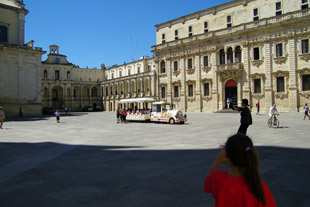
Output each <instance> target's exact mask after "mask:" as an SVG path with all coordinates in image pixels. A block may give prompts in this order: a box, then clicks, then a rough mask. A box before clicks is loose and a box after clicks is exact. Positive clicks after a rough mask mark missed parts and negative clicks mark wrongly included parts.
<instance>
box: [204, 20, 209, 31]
mask: <svg viewBox="0 0 310 207" xmlns="http://www.w3.org/2000/svg"><path fill="white" fill-rule="evenodd" d="M204 32H205V33H207V32H209V27H208V22H205V23H204Z"/></svg>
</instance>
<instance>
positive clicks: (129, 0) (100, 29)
mask: <svg viewBox="0 0 310 207" xmlns="http://www.w3.org/2000/svg"><path fill="white" fill-rule="evenodd" d="M226 2H229V0H217V1H208V0H191V1H185V0H170V1H167V0H157V1H142V0H114V1H109V0H88V1H82V0H65V1H64V0H24V3H25V5H26V9H28V10H29V13H28V15H27V16H26V25H25V42H28V41H30V40H34V41H35V47H42V48H43V50H45V51H47V53H48V52H49V45H52V44H56V45H58V46H59V53H60V54H62V55H66V56H67V58H68V61H69V62H71V63H73V64H76V65H79V66H80V67H81V68H86V67H89V68H93V67H97V68H100V64H101V63H104V64H105V65H106V66H112V65H115V64H118V65H121V64H123V63H124V61H125V62H131V61H132V60H133V59H135V60H137V59H139V58H140V57H141V56H144V55H147V56H151V57H152V56H153V54H152V52H151V46H153V45H155V44H156V30H155V25H156V24H160V23H163V22H166V21H169V20H172V19H175V18H178V17H181V16H185V15H187V14H191V13H193V12H196V11H199V10H203V9H207V8H210V7H213V6H217V5H220V4H223V3H226ZM47 53H46V54H45V55H44V56H43V58H42V60H45V59H46V58H47V56H46V55H47Z"/></svg>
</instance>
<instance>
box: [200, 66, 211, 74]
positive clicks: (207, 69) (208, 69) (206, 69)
mask: <svg viewBox="0 0 310 207" xmlns="http://www.w3.org/2000/svg"><path fill="white" fill-rule="evenodd" d="M202 70H203V71H204V72H206V73H208V72H209V71H210V70H211V67H210V66H205V67H203V68H202Z"/></svg>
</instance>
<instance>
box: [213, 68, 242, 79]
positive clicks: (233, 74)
mask: <svg viewBox="0 0 310 207" xmlns="http://www.w3.org/2000/svg"><path fill="white" fill-rule="evenodd" d="M217 73H218V75H219V77H220V79H221V81H224V80H227V79H231V78H233V79H239V78H241V77H242V74H243V70H228V71H217Z"/></svg>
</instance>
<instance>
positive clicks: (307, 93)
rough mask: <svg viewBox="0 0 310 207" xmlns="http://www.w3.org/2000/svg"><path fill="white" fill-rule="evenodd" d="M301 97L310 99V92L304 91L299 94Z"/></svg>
mask: <svg viewBox="0 0 310 207" xmlns="http://www.w3.org/2000/svg"><path fill="white" fill-rule="evenodd" d="M299 94H300V96H302V97H304V98H307V99H308V98H310V91H302V92H300V93H299Z"/></svg>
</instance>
